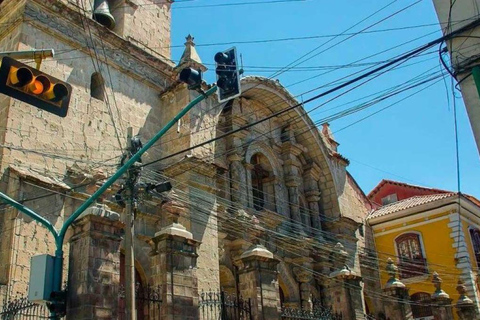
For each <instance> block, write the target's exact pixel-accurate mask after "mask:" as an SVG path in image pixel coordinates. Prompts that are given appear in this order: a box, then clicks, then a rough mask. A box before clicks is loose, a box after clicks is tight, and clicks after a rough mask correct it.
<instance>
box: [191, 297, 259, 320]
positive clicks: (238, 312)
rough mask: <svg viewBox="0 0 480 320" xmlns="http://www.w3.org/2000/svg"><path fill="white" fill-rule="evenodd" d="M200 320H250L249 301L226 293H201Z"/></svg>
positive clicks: (250, 308)
mask: <svg viewBox="0 0 480 320" xmlns="http://www.w3.org/2000/svg"><path fill="white" fill-rule="evenodd" d="M199 308H200V319H203V320H251V319H252V306H251V303H250V299H248V300H244V299H243V298H242V297H237V296H235V295H229V294H228V293H226V292H223V291H222V292H214V291H209V292H202V293H201V294H200V303H199Z"/></svg>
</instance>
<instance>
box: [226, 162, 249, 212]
mask: <svg viewBox="0 0 480 320" xmlns="http://www.w3.org/2000/svg"><path fill="white" fill-rule="evenodd" d="M228 161H230V181H229V185H230V195H231V200H232V202H233V205H234V206H236V207H237V209H238V208H243V207H246V206H247V205H248V202H247V177H246V174H245V168H244V167H243V165H242V162H241V161H242V157H241V156H239V155H238V154H236V153H235V154H231V155H229V156H228Z"/></svg>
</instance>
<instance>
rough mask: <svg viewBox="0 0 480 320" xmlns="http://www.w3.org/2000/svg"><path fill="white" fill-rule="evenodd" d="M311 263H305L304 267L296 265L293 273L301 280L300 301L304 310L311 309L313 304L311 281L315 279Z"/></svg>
mask: <svg viewBox="0 0 480 320" xmlns="http://www.w3.org/2000/svg"><path fill="white" fill-rule="evenodd" d="M311 270H312V268H311V264H308V265H304V267H294V268H293V273H294V274H295V278H296V280H297V281H298V282H299V284H300V285H299V287H300V302H301V307H302V310H307V311H311V310H312V308H313V305H312V303H313V302H312V292H311V287H310V282H311V281H312V280H313V274H312V271H311Z"/></svg>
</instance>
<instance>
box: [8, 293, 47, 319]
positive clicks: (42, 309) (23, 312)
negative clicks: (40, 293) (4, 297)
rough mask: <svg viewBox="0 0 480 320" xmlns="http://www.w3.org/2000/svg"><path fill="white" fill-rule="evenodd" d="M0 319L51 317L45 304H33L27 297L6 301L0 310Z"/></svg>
mask: <svg viewBox="0 0 480 320" xmlns="http://www.w3.org/2000/svg"><path fill="white" fill-rule="evenodd" d="M0 319H1V320H27V319H29V320H30V319H53V317H51V316H50V311H49V310H48V307H47V306H46V305H40V304H35V303H33V302H30V301H28V298H27V297H21V298H17V299H14V300H11V301H8V302H6V303H5V304H4V305H3V307H2V310H1V312H0Z"/></svg>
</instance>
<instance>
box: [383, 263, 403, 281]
mask: <svg viewBox="0 0 480 320" xmlns="http://www.w3.org/2000/svg"><path fill="white" fill-rule="evenodd" d="M385 270H387V273H388V275H389V276H390V279H388V281H387V284H386V285H385V288H405V285H404V284H403V283H402V282H401V281H400V280H398V279H397V271H398V267H397V266H396V265H395V264H394V263H393V260H392V259H391V258H388V260H387V266H386V268H385Z"/></svg>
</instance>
